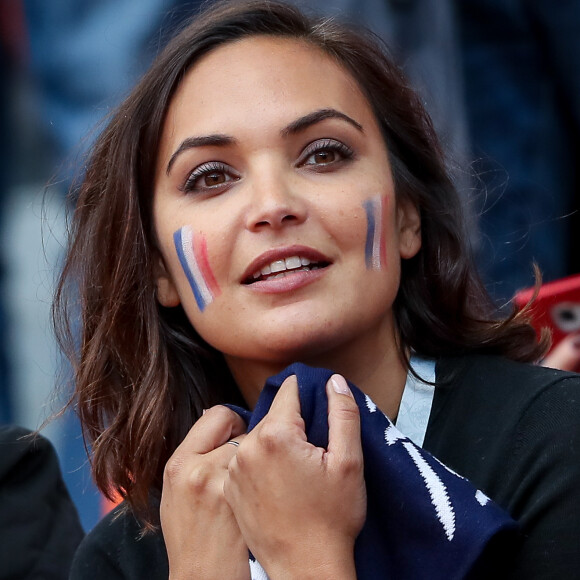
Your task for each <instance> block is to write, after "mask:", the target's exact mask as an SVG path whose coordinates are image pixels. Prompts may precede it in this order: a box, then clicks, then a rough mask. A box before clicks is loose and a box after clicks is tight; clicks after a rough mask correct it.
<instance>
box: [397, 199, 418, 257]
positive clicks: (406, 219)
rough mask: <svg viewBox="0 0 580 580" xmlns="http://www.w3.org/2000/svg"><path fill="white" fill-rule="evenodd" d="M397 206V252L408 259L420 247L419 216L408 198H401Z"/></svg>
mask: <svg viewBox="0 0 580 580" xmlns="http://www.w3.org/2000/svg"><path fill="white" fill-rule="evenodd" d="M397 205H398V207H397V220H398V226H399V253H400V255H401V258H403V259H404V260H408V259H409V258H412V257H413V256H415V255H416V254H417V252H418V251H419V250H420V249H421V216H420V214H419V210H418V209H417V207H416V206H415V205H414V204H413V203H411V202H410V201H409V200H401V201H400V202H399V203H398V204H397Z"/></svg>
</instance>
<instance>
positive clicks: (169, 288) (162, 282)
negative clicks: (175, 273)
mask: <svg viewBox="0 0 580 580" xmlns="http://www.w3.org/2000/svg"><path fill="white" fill-rule="evenodd" d="M154 275H155V283H156V285H157V301H158V302H159V304H161V306H165V307H166V308H173V307H174V306H179V304H180V303H181V299H180V298H179V294H178V293H177V288H176V287H175V284H174V283H173V279H172V278H171V275H170V274H169V272H168V271H167V268H166V267H165V263H164V262H163V258H162V257H161V256H157V257H156V263H155V270H154Z"/></svg>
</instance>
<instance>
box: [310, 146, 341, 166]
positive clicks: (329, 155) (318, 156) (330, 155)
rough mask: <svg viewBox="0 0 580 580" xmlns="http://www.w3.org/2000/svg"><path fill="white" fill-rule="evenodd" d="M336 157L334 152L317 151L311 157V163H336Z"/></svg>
mask: <svg viewBox="0 0 580 580" xmlns="http://www.w3.org/2000/svg"><path fill="white" fill-rule="evenodd" d="M337 157H338V155H337V154H336V151H332V150H330V149H329V150H326V151H318V152H317V153H315V154H314V155H312V158H313V161H314V163H316V164H319V163H332V161H336V159H337Z"/></svg>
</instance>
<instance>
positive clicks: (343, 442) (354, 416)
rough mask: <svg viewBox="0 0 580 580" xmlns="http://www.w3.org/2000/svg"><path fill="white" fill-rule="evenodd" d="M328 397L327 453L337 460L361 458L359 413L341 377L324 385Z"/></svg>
mask: <svg viewBox="0 0 580 580" xmlns="http://www.w3.org/2000/svg"><path fill="white" fill-rule="evenodd" d="M326 394H327V396H328V451H329V452H330V453H331V454H333V455H336V456H338V458H341V459H346V458H351V459H359V458H360V457H362V448H361V438H360V412H359V408H358V405H357V403H356V401H355V400H354V396H353V394H352V391H351V390H350V388H349V386H348V384H347V382H346V380H345V379H344V377H342V376H341V375H332V376H331V377H330V379H329V380H328V382H327V383H326Z"/></svg>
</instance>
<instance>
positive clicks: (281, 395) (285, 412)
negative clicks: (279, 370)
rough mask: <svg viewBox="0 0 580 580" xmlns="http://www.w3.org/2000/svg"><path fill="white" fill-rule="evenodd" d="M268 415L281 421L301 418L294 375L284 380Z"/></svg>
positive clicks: (296, 382)
mask: <svg viewBox="0 0 580 580" xmlns="http://www.w3.org/2000/svg"><path fill="white" fill-rule="evenodd" d="M268 415H269V416H270V417H275V418H278V419H281V420H282V419H284V418H287V419H291V418H294V417H296V416H298V417H300V418H301V417H302V415H301V413H300V397H299V395H298V379H297V378H296V375H290V376H289V377H287V378H286V379H285V380H284V382H283V383H282V385H281V386H280V388H279V389H278V392H277V393H276V396H275V397H274V400H273V401H272V405H271V406H270V410H269V411H268Z"/></svg>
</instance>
